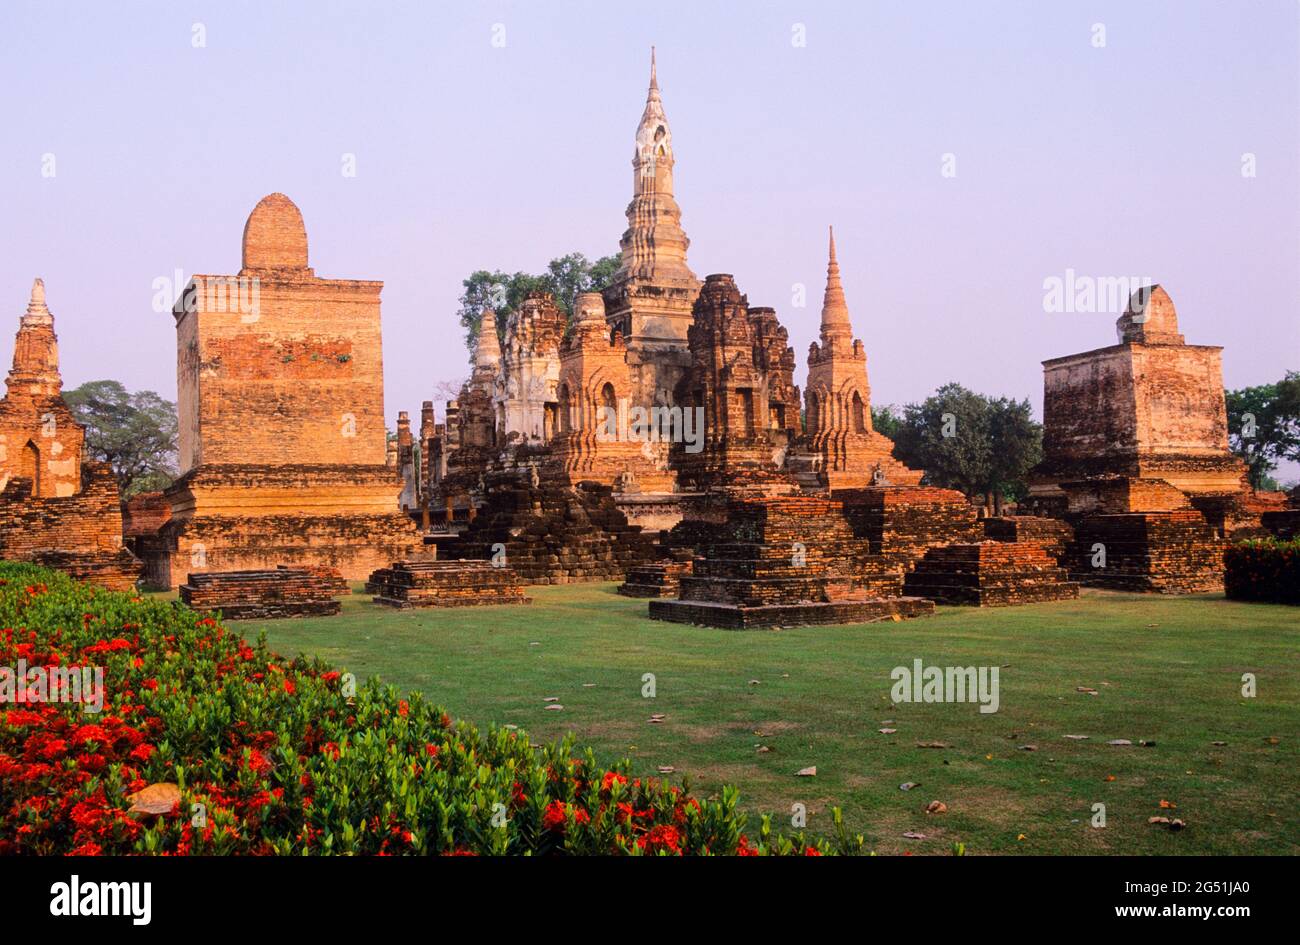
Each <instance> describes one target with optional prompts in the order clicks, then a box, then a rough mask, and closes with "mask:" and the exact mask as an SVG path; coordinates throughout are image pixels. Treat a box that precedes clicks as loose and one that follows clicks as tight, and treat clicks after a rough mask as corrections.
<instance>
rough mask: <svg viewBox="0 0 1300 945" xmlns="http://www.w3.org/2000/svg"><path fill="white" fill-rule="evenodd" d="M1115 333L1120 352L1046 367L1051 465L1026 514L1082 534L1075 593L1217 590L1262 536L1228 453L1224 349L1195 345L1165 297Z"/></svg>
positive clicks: (1151, 298) (1137, 298) (1041, 474)
mask: <svg viewBox="0 0 1300 945" xmlns="http://www.w3.org/2000/svg"><path fill="white" fill-rule="evenodd" d="M1116 328H1117V333H1118V343H1117V344H1115V345H1111V346H1110V347H1106V348H1099V349H1097V350H1095V351H1088V352H1084V353H1082V354H1076V355H1070V356H1068V357H1063V358H1054V359H1052V360H1050V361H1045V362H1043V383H1044V396H1043V420H1044V431H1043V453H1044V458H1043V462H1042V464H1041V465H1040V466H1039V467H1038V468H1037V469H1036V470H1035V471H1034V473H1033V474H1032V477H1031V480H1030V495H1029V500H1028V502H1027V503H1026V505H1027V507H1029V508H1031V509H1036V510H1039V511H1042V512H1045V513H1046V514H1049V515H1052V516H1055V517H1057V518H1061V519H1064V520H1065V521H1066V522H1068V523H1069V524H1070V525H1071V526H1072V527H1073V536H1072V538H1071V539H1070V540H1069V541H1068V543H1067V544H1066V547H1065V550H1064V554H1063V555H1062V562H1063V563H1064V564H1065V566H1066V567H1067V568H1068V569H1069V571H1070V575H1071V578H1072V579H1073V580H1076V581H1080V582H1082V583H1085V584H1090V585H1095V586H1100V587H1111V588H1116V589H1125V590H1144V591H1146V590H1150V591H1163V592H1168V593H1187V592H1194V591H1210V590H1219V589H1221V588H1222V586H1223V549H1224V541H1225V538H1229V537H1240V536H1242V535H1249V534H1255V533H1258V531H1259V516H1258V513H1256V512H1254V511H1253V510H1252V507H1251V500H1250V492H1249V489H1248V487H1247V485H1246V478H1245V473H1246V470H1245V466H1244V464H1243V463H1242V462H1241V460H1240V459H1238V458H1237V457H1235V456H1233V455H1232V454H1231V452H1230V451H1229V449H1228V431H1227V416H1226V408H1225V406H1224V396H1223V372H1222V366H1221V360H1220V357H1221V351H1222V349H1221V348H1218V347H1212V346H1208V345H1188V344H1186V343H1185V342H1184V339H1183V336H1182V334H1181V333H1180V332H1179V329H1178V316H1177V312H1176V311H1175V309H1174V303H1173V301H1172V300H1171V299H1170V297H1169V294H1168V293H1167V292H1166V291H1165V290H1164V289H1163V288H1162V287H1161V286H1158V285H1156V286H1151V287H1147V288H1141V289H1139V290H1138V291H1136V292H1135V293H1134V294H1133V296H1132V298H1131V299H1130V300H1129V304H1128V307H1127V309H1126V311H1125V313H1124V314H1123V315H1122V316H1121V317H1120V319H1119V321H1118V322H1117V323H1116Z"/></svg>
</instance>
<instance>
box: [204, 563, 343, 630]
mask: <svg viewBox="0 0 1300 945" xmlns="http://www.w3.org/2000/svg"><path fill="white" fill-rule="evenodd" d="M336 588H337V581H336V580H335V579H333V578H331V577H327V576H322V575H320V574H318V573H313V572H312V571H306V570H301V569H296V568H276V569H274V570H271V571H208V572H204V573H202V574H191V575H190V576H189V580H188V582H187V583H185V584H182V585H181V588H180V596H181V600H182V601H183V602H185V603H186V604H188V605H189V606H191V607H193V608H194V609H195V610H216V611H220V613H221V616H222V618H223V619H225V620H263V619H270V618H276V617H319V616H325V615H329V614H337V613H338V612H339V607H340V605H339V602H338V601H337V600H335V599H334V595H335V594H336V593H337V590H336Z"/></svg>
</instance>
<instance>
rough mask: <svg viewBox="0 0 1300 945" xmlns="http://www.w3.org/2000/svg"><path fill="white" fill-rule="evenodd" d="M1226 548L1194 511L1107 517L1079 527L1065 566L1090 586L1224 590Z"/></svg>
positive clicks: (1095, 517)
mask: <svg viewBox="0 0 1300 945" xmlns="http://www.w3.org/2000/svg"><path fill="white" fill-rule="evenodd" d="M1226 546H1227V543H1226V542H1225V541H1224V540H1223V539H1222V538H1220V537H1219V536H1218V535H1217V534H1216V533H1215V531H1214V529H1213V528H1211V527H1210V526H1209V525H1208V524H1206V521H1205V518H1204V517H1203V516H1202V515H1201V513H1200V512H1197V511H1196V510H1195V509H1182V510H1178V511H1169V512H1126V513H1107V514H1100V515H1089V516H1085V517H1084V518H1082V519H1081V520H1080V521H1078V522H1077V523H1076V524H1075V529H1074V540H1073V541H1071V542H1070V543H1069V545H1068V546H1067V548H1066V556H1065V562H1066V566H1067V568H1068V569H1069V572H1070V580H1072V581H1078V582H1079V583H1081V584H1085V585H1087V586H1089V587H1106V588H1111V589H1114V590H1125V591H1158V592H1160V593H1164V594H1191V593H1197V592H1203V591H1221V590H1223V552H1224V549H1225V548H1226Z"/></svg>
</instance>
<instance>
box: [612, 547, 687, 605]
mask: <svg viewBox="0 0 1300 945" xmlns="http://www.w3.org/2000/svg"><path fill="white" fill-rule="evenodd" d="M694 557H695V555H694V554H693V553H692V552H690V551H685V550H679V551H674V552H673V554H672V557H671V558H670V559H668V560H666V561H651V562H650V563H648V564H639V565H637V566H635V567H632V568H628V572H627V580H626V581H624V582H623V583H622V584H620V585H619V586H618V592H619V593H620V594H622V595H623V596H624V597H676V596H677V594H678V591H679V590H680V589H681V580H682V578H683V577H685V576H687V575H689V574H690V573H691V564H692V559H693V558H694Z"/></svg>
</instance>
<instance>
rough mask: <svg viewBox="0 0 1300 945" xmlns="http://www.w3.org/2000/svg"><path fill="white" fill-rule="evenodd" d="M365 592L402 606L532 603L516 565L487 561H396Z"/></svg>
mask: <svg viewBox="0 0 1300 945" xmlns="http://www.w3.org/2000/svg"><path fill="white" fill-rule="evenodd" d="M366 591H367V592H368V593H371V594H374V595H375V597H374V601H375V603H376V604H386V605H388V606H390V607H399V608H407V607H482V606H494V605H498V604H531V603H532V598H531V597H527V596H525V594H524V587H523V584H522V583H520V579H519V575H518V573H517V572H516V571H515V569H514V568H510V567H503V566H502V567H498V566H496V565H494V564H492V563H490V562H487V561H397V562H394V563H393V565H392V566H391V567H387V568H380V569H378V570H377V571H375V572H374V573H373V574H372V575H370V580H369V581H367V582H366Z"/></svg>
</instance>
